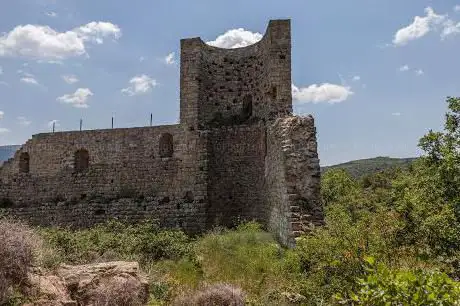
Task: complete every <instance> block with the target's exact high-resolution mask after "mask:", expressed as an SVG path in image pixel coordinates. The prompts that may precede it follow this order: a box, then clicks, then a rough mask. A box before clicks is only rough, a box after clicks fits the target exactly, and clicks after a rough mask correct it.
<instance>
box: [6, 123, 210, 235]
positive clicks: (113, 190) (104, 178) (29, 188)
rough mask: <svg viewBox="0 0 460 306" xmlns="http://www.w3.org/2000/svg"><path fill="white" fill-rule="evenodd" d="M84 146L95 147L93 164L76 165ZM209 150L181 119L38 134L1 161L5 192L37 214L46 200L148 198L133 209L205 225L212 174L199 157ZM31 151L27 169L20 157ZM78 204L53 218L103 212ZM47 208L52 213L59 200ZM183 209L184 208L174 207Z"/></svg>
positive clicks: (74, 219)
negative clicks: (167, 151)
mask: <svg viewBox="0 0 460 306" xmlns="http://www.w3.org/2000/svg"><path fill="white" fill-rule="evenodd" d="M164 135H171V136H172V140H173V142H172V149H173V153H172V155H171V156H170V157H162V155H161V154H162V152H161V151H162V149H164V146H163V148H162V147H161V146H160V144H161V141H162V139H163V136H164ZM165 145H168V144H165ZM169 148H171V147H169ZM82 149H84V150H85V151H87V152H88V155H89V165H88V166H89V167H88V168H87V169H84V170H82V171H77V170H76V165H75V163H76V157H75V153H76V152H78V151H80V150H82ZM166 149H168V147H166ZM205 151H206V141H205V139H204V138H203V137H200V132H198V131H195V132H190V131H183V130H182V129H181V126H179V125H173V126H158V127H146V128H132V129H114V130H97V131H82V132H60V133H54V134H39V135H35V136H34V137H33V138H32V139H31V140H29V141H28V142H27V143H26V144H25V145H24V146H23V147H22V148H21V149H20V150H19V151H18V152H16V155H15V158H14V159H13V160H12V161H10V162H8V163H7V164H6V165H5V166H4V167H3V168H1V170H0V171H1V172H0V177H1V184H0V194H1V196H0V198H4V199H11V201H12V202H13V203H14V205H15V206H16V207H23V208H24V207H30V214H32V215H33V214H35V212H34V210H41V209H42V208H44V207H46V205H45V204H44V203H59V202H67V203H76V202H78V201H83V202H86V201H87V200H88V199H95V198H96V199H97V198H99V199H102V198H103V199H104V200H103V201H105V202H110V201H111V200H115V199H119V198H125V197H134V198H140V199H142V198H149V200H148V201H147V202H146V204H143V205H144V206H146V207H144V206H142V207H140V208H139V207H138V206H137V205H135V204H134V209H135V210H136V209H139V210H140V213H141V214H144V213H143V211H150V212H152V213H154V212H158V213H159V215H158V217H160V216H162V217H168V216H171V217H174V220H167V221H165V222H167V223H175V222H176V221H177V222H178V223H184V222H185V221H184V220H182V219H183V217H177V216H179V215H190V216H191V215H193V216H194V217H193V218H194V219H195V220H196V221H195V222H194V223H195V224H193V225H189V226H190V227H193V228H194V229H196V230H202V229H203V228H204V226H205V224H204V222H205V220H204V217H205V216H204V214H205V199H206V196H207V189H206V183H207V182H206V178H207V175H206V170H205V169H203V167H202V165H201V164H200V161H202V160H203V158H202V156H204V155H205ZM26 153H27V154H28V156H29V158H30V161H29V167H28V168H29V171H28V172H27V173H21V172H20V169H21V165H20V163H21V156H22V155H23V154H26ZM192 204H193V205H192ZM3 206H6V205H5V204H4V205H3ZM51 206H52V205H51ZM78 207H81V206H75V207H73V206H69V207H68V209H67V210H66V209H64V210H61V209H60V208H58V209H56V210H54V217H53V218H54V219H55V220H56V222H57V223H64V224H80V223H81V222H82V221H81V220H79V218H82V217H85V218H87V220H85V221H84V222H86V223H91V222H92V220H95V219H98V218H101V216H98V217H97V216H96V215H95V214H94V213H90V212H91V211H92V209H90V207H88V211H87V212H88V214H87V215H86V213H85V208H84V207H81V211H80V212H81V213H82V214H83V215H81V214H80V215H79V212H78ZM24 209H25V210H27V209H26V208H24ZM99 209H101V210H100V211H99V212H100V215H107V216H116V215H117V212H118V215H119V216H123V215H124V214H123V213H120V212H122V211H123V209H121V208H120V207H106V208H96V210H99ZM120 209H121V210H120ZM125 209H126V210H130V209H131V208H130V207H126V208H125ZM45 210H48V211H49V212H50V213H51V212H52V211H53V207H48V208H46V209H45ZM102 210H104V211H105V213H101V212H102ZM176 210H177V211H178V212H177V214H176V213H170V211H176ZM112 211H113V213H111V212H112ZM67 214H68V215H67ZM51 215H53V214H51ZM176 215H177V216H176ZM176 219H177V220H176ZM38 220H40V219H38ZM58 221H60V222H58Z"/></svg>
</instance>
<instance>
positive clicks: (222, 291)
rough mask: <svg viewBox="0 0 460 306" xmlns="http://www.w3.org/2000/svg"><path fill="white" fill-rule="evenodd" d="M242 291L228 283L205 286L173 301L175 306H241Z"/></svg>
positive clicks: (242, 302) (242, 300)
mask: <svg viewBox="0 0 460 306" xmlns="http://www.w3.org/2000/svg"><path fill="white" fill-rule="evenodd" d="M244 296H245V295H244V293H243V291H242V290H241V289H240V288H238V287H235V286H233V285H229V284H215V285H212V286H206V287H204V288H203V289H201V290H198V291H196V292H194V293H192V294H191V295H189V296H183V297H180V298H179V299H177V300H176V301H174V303H173V305H175V306H214V305H221V306H242V305H245V302H244Z"/></svg>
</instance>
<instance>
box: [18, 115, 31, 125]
mask: <svg viewBox="0 0 460 306" xmlns="http://www.w3.org/2000/svg"><path fill="white" fill-rule="evenodd" d="M16 119H17V120H18V124H20V125H22V126H29V125H30V124H31V123H32V121H30V120H28V119H27V118H26V117H24V116H19V117H17V118H16Z"/></svg>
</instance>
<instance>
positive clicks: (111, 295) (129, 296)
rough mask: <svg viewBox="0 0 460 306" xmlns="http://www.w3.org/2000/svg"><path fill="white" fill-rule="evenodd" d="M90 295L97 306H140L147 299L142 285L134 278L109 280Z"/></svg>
mask: <svg viewBox="0 0 460 306" xmlns="http://www.w3.org/2000/svg"><path fill="white" fill-rule="evenodd" d="M89 295H90V296H91V300H92V304H93V305H95V306H138V305H139V306H140V305H144V304H145V300H146V298H147V297H146V296H145V291H144V289H143V288H142V284H141V283H139V281H137V280H136V279H134V278H133V277H126V278H125V277H113V278H110V279H107V280H106V281H103V282H101V283H100V284H99V286H97V288H95V289H94V290H92V291H91V292H90V294H89Z"/></svg>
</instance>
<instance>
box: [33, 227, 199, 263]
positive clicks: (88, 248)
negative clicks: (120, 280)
mask: <svg viewBox="0 0 460 306" xmlns="http://www.w3.org/2000/svg"><path fill="white" fill-rule="evenodd" d="M40 233H41V235H42V237H44V239H45V240H46V241H47V242H48V243H49V244H50V245H51V246H53V247H54V248H55V249H56V250H57V251H58V252H59V253H60V255H61V256H62V259H63V261H65V262H68V263H88V262H95V261H104V260H136V261H139V262H140V263H141V264H145V263H149V262H152V261H157V260H160V259H179V258H181V257H183V256H185V255H187V254H189V253H190V250H191V249H190V248H191V245H190V242H191V239H190V238H189V237H188V236H187V235H186V234H185V233H183V232H182V231H179V230H164V229H160V228H159V227H158V225H157V224H156V223H154V222H149V221H145V222H142V223H139V224H136V225H131V224H124V223H121V222H118V221H109V222H107V223H104V224H101V225H97V226H95V227H93V228H90V229H84V230H70V229H61V228H46V229H41V230H40Z"/></svg>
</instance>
